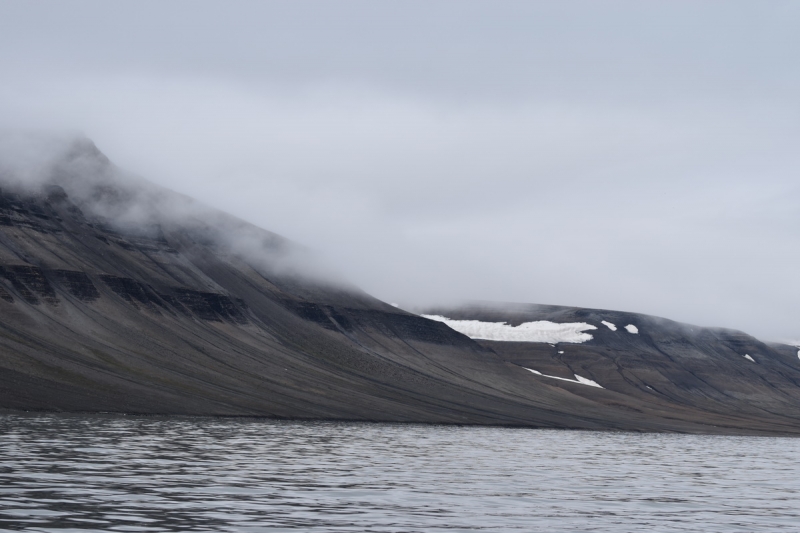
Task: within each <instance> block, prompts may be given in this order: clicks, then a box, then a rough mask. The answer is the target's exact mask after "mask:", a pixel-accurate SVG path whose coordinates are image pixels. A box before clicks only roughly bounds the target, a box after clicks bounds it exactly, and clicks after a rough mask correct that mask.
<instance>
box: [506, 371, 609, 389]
mask: <svg viewBox="0 0 800 533" xmlns="http://www.w3.org/2000/svg"><path fill="white" fill-rule="evenodd" d="M522 368H525V367H524V366H523V367H522ZM525 370H527V371H528V372H533V373H534V374H536V375H537V376H542V377H543V378H550V379H560V380H561V381H569V382H570V383H577V384H578V385H588V386H590V387H597V388H598V389H604V388H605V387H603V386H602V385H600V384H599V383H597V382H596V381H593V380H591V379H588V378H584V377H581V376H579V375H578V374H573V375H574V376H575V379H569V378H560V377H558V376H548V375H547V374H542V373H541V372H539V371H538V370H534V369H532V368H525Z"/></svg>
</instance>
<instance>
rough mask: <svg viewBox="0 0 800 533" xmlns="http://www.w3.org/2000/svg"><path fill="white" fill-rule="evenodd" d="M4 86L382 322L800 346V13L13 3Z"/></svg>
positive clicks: (2, 11) (14, 97)
mask: <svg viewBox="0 0 800 533" xmlns="http://www.w3.org/2000/svg"><path fill="white" fill-rule="evenodd" d="M0 77H1V79H2V83H0V126H2V127H5V128H34V129H45V130H51V129H56V130H75V131H80V132H82V133H84V134H86V135H87V136H89V137H91V138H92V139H93V140H95V142H96V143H97V145H98V146H99V147H100V149H101V150H103V151H104V152H105V153H106V154H107V155H108V156H109V157H110V158H111V159H112V160H114V161H115V162H116V163H117V164H119V165H120V166H122V167H124V168H126V169H128V170H131V171H133V172H136V173H138V174H141V175H143V176H145V177H147V178H148V179H151V180H152V181H155V182H157V183H159V184H162V185H165V186H167V187H171V188H173V189H176V190H178V191H180V192H183V193H185V194H188V195H190V196H193V197H195V198H198V199H200V200H202V201H204V202H206V203H208V204H211V205H213V206H216V207H219V208H222V209H225V210H227V211H230V212H232V213H234V214H236V215H238V216H240V217H242V218H244V219H246V220H249V221H251V222H254V223H256V224H258V225H260V226H263V227H265V228H267V229H270V230H273V231H276V232H278V233H281V234H283V235H286V236H288V237H290V238H293V239H295V240H298V241H300V242H302V243H304V244H306V245H309V246H311V247H313V248H316V249H318V250H320V251H322V252H323V253H324V254H326V255H327V256H328V257H329V259H331V260H333V261H334V262H335V263H336V264H337V265H338V266H339V268H340V269H341V270H342V271H344V272H345V273H346V274H347V275H348V276H349V277H350V278H351V279H352V280H353V281H354V282H356V283H358V284H359V285H361V286H362V287H363V288H365V289H366V290H368V291H370V292H372V293H373V294H375V295H376V296H378V297H380V298H382V299H385V300H388V301H396V302H400V303H403V304H406V305H411V304H417V303H431V302H438V301H442V300H454V299H459V298H468V299H473V298H481V299H494V300H512V301H528V302H538V303H554V304H566V305H580V306H590V307H607V308H616V309H624V310H630V311H639V312H646V313H652V314H657V315H661V316H667V317H669V318H674V319H677V320H683V321H688V322H694V323H698V324H701V325H718V326H728V327H735V328H739V329H744V330H746V331H748V332H751V333H753V334H756V335H760V336H763V337H766V338H773V339H782V338H800V282H799V281H798V279H799V278H800V276H798V274H797V271H798V265H800V99H798V97H797V95H798V94H800V3H798V2H777V1H776V2H769V1H767V2H764V1H760V2H733V1H725V2H721V1H720V2H697V1H693V2H689V1H687V2H680V1H669V2H640V1H636V2H595V1H591V2H561V1H559V2H550V3H545V2H538V3H537V2H499V1H491V2H489V1H486V2H465V1H452V2H431V1H426V2H407V1H406V2H372V1H370V2H328V1H326V2H298V1H292V2H215V3H211V2H200V1H190V2H189V1H187V2H143V1H141V0H139V1H136V2H74V1H73V2H37V1H30V0H27V1H24V2H22V1H21V2H15V1H9V0H5V1H4V2H2V3H0Z"/></svg>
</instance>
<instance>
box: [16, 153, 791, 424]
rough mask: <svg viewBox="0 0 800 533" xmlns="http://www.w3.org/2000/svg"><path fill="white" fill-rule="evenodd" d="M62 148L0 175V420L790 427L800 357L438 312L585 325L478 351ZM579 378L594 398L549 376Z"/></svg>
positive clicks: (777, 349) (651, 331)
mask: <svg viewBox="0 0 800 533" xmlns="http://www.w3.org/2000/svg"><path fill="white" fill-rule="evenodd" d="M66 154H67V155H66V156H64V157H61V158H56V159H55V160H54V161H55V162H54V163H53V164H52V165H51V166H50V167H48V170H47V172H45V173H44V174H43V175H42V176H41V177H40V179H38V180H32V181H30V182H29V184H28V185H20V184H19V183H14V180H13V179H12V178H9V177H8V176H5V177H4V178H3V179H2V180H0V181H3V188H2V189H0V317H2V320H0V408H4V409H18V410H44V411H66V412H118V413H135V414H190V415H219V416H264V417H274V418H298V419H339V420H370V421H388V422H422V423H450V424H487V425H511V426H525V427H554V428H574V429H611V430H633V431H684V432H693V433H727V434H798V433H800V407H798V406H800V393H798V392H797V391H800V361H797V358H796V357H794V360H792V359H791V358H790V357H789V354H788V351H786V350H785V349H784V348H782V347H781V346H783V345H780V346H779V345H775V346H772V345H767V344H766V343H761V342H760V341H758V340H757V339H754V338H752V337H749V336H746V335H745V334H740V333H736V332H731V331H728V330H719V331H718V330H710V329H708V328H696V329H697V330H698V331H697V332H693V331H689V330H690V329H692V328H694V327H693V326H685V327H683V326H678V325H675V324H678V323H672V324H670V323H669V321H665V320H666V319H655V318H654V317H647V315H637V314H633V313H623V312H613V311H602V310H586V309H579V308H566V307H563V308H562V307H559V306H531V305H528V306H527V307H526V306H525V305H521V306H520V307H514V306H510V305H508V304H503V305H505V307H504V308H503V307H502V305H501V306H500V307H498V306H488V305H482V306H481V305H477V306H476V305H472V306H471V307H470V306H462V307H460V308H459V307H456V308H438V311H440V312H441V314H443V316H447V317H448V318H449V319H453V320H458V319H459V318H461V319H469V320H482V321H485V322H492V321H498V322H499V321H502V322H507V323H509V324H511V325H519V324H521V323H523V322H529V321H531V320H548V321H554V322H584V321H589V322H591V323H592V324H593V325H594V326H596V327H597V328H598V329H596V330H592V331H591V333H592V335H593V339H592V340H590V341H587V342H585V343H580V344H556V345H554V346H551V345H550V344H547V343H531V342H499V341H490V340H480V339H472V338H469V337H468V336H466V335H463V334H461V333H459V332H458V331H456V330H454V329H452V328H451V327H448V325H446V324H445V323H442V322H437V321H434V320H428V319H426V318H423V317H421V316H418V315H417V314H414V313H410V312H407V311H403V310H401V309H398V308H395V307H393V306H391V305H390V304H387V303H385V302H381V301H380V300H377V299H375V298H373V297H372V296H370V295H368V294H366V293H364V292H363V291H361V290H360V289H358V288H356V287H353V286H352V285H350V284H347V283H345V282H342V281H341V279H340V278H339V277H337V276H328V275H327V270H326V267H325V266H324V265H320V264H319V263H318V260H317V259H315V258H314V257H313V255H311V254H310V253H309V252H308V251H307V250H304V249H303V248H302V247H299V246H296V245H295V244H294V243H291V242H290V241H288V240H286V239H284V238H282V237H280V236H278V235H276V234H274V233H271V232H269V231H266V230H262V229H260V228H257V227H255V226H253V225H251V224H248V223H246V222H243V221H241V220H238V219H236V218H235V217H232V216H229V215H226V214H224V213H221V212H219V211H216V210H213V209H210V208H205V207H202V206H199V204H197V203H196V202H194V201H193V200H191V199H189V198H188V197H185V196H182V195H177V194H176V193H171V192H170V191H167V190H166V189H162V188H159V187H157V186H151V185H149V184H147V182H145V181H144V180H141V181H137V180H135V179H132V180H128V179H127V177H126V176H124V175H123V174H121V172H120V171H119V170H118V169H116V167H114V166H113V164H112V163H110V161H108V159H107V158H105V156H103V155H102V154H101V153H100V152H99V150H97V149H96V147H94V145H93V144H91V143H90V142H89V141H85V140H83V141H80V142H79V143H77V144H75V145H73V146H71V147H70V148H69V149H68V150H67V151H66ZM433 310H436V309H429V310H426V312H428V311H433ZM430 314H434V313H430ZM495 319H497V320H495ZM602 320H607V321H609V322H613V323H617V322H619V324H618V325H620V326H621V327H624V325H625V324H622V323H623V322H626V321H629V322H630V323H631V324H633V323H635V324H636V325H637V327H639V332H638V333H637V334H631V333H627V332H624V335H623V331H622V330H621V329H620V330H618V331H611V330H610V329H608V328H606V327H605V326H603V325H602ZM687 328H688V329H687ZM626 335H627V336H626ZM748 350H749V351H748ZM742 351H745V353H747V354H748V355H749V356H751V357H752V358H753V359H754V360H755V361H754V362H750V361H748V360H747V359H745V357H744V354H743V353H740V352H742ZM559 352H561V353H559ZM750 352H752V353H750ZM734 356H735V357H734ZM747 365H750V366H747ZM528 369H531V370H535V371H537V372H539V373H540V375H536V374H534V373H533V372H531V371H529V370H528ZM577 375H579V376H582V377H583V378H586V379H590V380H594V381H596V382H597V383H599V384H600V385H601V386H602V387H603V388H602V389H599V388H594V387H587V386H585V385H583V384H581V383H573V382H570V381H563V380H561V379H554V378H548V376H554V377H558V378H564V379H567V378H572V377H573V376H577Z"/></svg>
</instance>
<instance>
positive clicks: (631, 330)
mask: <svg viewBox="0 0 800 533" xmlns="http://www.w3.org/2000/svg"><path fill="white" fill-rule="evenodd" d="M625 329H627V330H628V333H633V334H634V335H635V334H637V333H639V328H637V327H636V326H634V325H633V324H628V325H627V326H625Z"/></svg>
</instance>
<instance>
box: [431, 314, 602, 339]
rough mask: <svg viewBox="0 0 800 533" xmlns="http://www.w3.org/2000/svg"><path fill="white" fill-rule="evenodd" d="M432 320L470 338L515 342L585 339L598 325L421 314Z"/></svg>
mask: <svg viewBox="0 0 800 533" xmlns="http://www.w3.org/2000/svg"><path fill="white" fill-rule="evenodd" d="M422 316H423V317H425V318H428V319H430V320H436V321H438V322H444V323H445V324H447V325H448V326H450V327H451V328H453V329H454V330H456V331H458V332H459V333H463V334H464V335H466V336H467V337H469V338H471V339H484V340H489V341H514V342H549V343H557V342H573V343H579V342H586V341H589V340H592V338H593V337H592V336H591V335H589V334H588V333H584V331H587V330H591V329H597V328H596V327H595V326H592V325H591V324H586V323H585V322H569V323H566V324H557V323H555V322H549V321H547V320H539V321H537V322H525V323H524V324H520V325H519V326H509V325H508V324H506V323H505V322H481V321H480V320H451V319H449V318H447V317H444V316H440V315H422Z"/></svg>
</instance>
